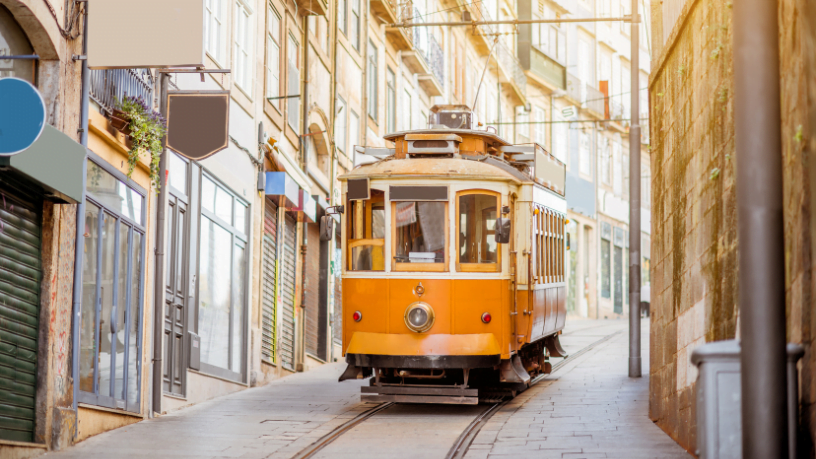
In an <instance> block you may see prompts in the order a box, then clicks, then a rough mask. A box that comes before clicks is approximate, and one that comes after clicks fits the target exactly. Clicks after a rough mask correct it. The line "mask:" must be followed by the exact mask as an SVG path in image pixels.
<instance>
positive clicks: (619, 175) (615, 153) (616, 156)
mask: <svg viewBox="0 0 816 459" xmlns="http://www.w3.org/2000/svg"><path fill="white" fill-rule="evenodd" d="M621 162H622V159H621V144H620V141H618V140H615V141H614V142H613V143H612V169H613V173H612V190H613V191H614V192H615V196H620V195H621V194H623V165H622V164H621Z"/></svg>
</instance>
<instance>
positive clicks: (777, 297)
mask: <svg viewBox="0 0 816 459" xmlns="http://www.w3.org/2000/svg"><path fill="white" fill-rule="evenodd" d="M777 18H778V2H777V0H741V1H738V2H734V16H733V20H734V129H735V130H734V139H735V141H736V152H737V158H738V159H737V162H736V168H737V175H736V178H737V236H738V252H739V255H738V256H739V261H738V263H739V314H740V316H739V327H740V338H741V343H740V344H741V350H740V354H741V355H740V361H741V367H742V368H741V369H742V374H741V379H742V381H741V387H742V396H741V397H740V398H741V400H742V413H741V415H742V454H743V457H744V458H748V459H753V458H766V457H780V458H781V457H788V422H787V411H788V410H787V405H786V403H785V399H786V393H787V389H786V378H787V377H786V374H787V373H786V371H785V366H786V353H785V258H784V257H785V247H784V236H785V235H784V230H783V220H784V219H783V217H784V216H783V200H782V197H783V192H782V133H781V127H780V120H781V108H780V103H779V100H780V96H779V94H780V88H779V38H778V34H779V25H778V22H777Z"/></svg>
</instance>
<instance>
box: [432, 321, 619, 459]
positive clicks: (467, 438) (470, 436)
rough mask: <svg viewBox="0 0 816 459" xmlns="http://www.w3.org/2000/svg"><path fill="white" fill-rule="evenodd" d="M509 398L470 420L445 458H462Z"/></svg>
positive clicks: (556, 367) (586, 349) (559, 365)
mask: <svg viewBox="0 0 816 459" xmlns="http://www.w3.org/2000/svg"><path fill="white" fill-rule="evenodd" d="M590 328H595V327H590ZM576 331H577V330H576ZM621 333H622V331H621V330H618V331H616V332H615V333H611V334H609V335H606V336H604V337H603V338H601V339H599V340H597V341H595V342H593V343H591V344H589V345H588V346H586V347H584V348H583V349H581V350H580V351H578V352H576V353H574V354H572V355H570V356H569V357H565V358H564V360H562V361H560V362H558V363H557V364H556V365H553V367H552V370H551V371H550V372H549V373H545V374H541V375H539V376H537V377H535V378H534V379H533V380H532V381H530V387H532V386H533V385H534V384H536V383H537V382H539V381H541V380H542V379H544V378H546V377H547V376H549V375H551V374H553V373H555V372H556V371H558V370H559V369H561V368H563V367H564V365H566V364H567V363H570V362H572V361H573V360H575V359H576V358H578V357H580V356H581V355H583V354H585V353H587V352H589V351H591V350H592V349H593V348H595V347H596V346H598V345H599V344H602V343H604V342H606V341H609V340H610V339H612V338H613V337H614V336H616V335H619V334H621ZM510 400H512V399H508V400H505V401H503V402H499V403H496V404H494V405H492V406H491V407H490V408H488V409H486V410H485V411H484V412H482V414H480V415H479V416H478V417H477V418H476V419H474V420H473V422H471V423H470V425H469V426H467V428H466V429H465V430H464V431H463V432H462V434H461V435H460V436H459V438H457V439H456V442H455V443H454V444H453V447H451V449H450V451H448V454H447V456H445V459H462V458H464V457H465V455H466V454H467V452H468V449H469V448H470V445H471V444H473V440H474V439H476V436H477V435H479V432H480V431H481V430H482V427H484V426H485V425H486V424H487V422H488V421H489V420H490V418H492V417H493V415H494V414H496V413H497V412H498V411H499V409H500V408H501V407H503V406H504V405H505V404H507V403H508V402H509V401H510Z"/></svg>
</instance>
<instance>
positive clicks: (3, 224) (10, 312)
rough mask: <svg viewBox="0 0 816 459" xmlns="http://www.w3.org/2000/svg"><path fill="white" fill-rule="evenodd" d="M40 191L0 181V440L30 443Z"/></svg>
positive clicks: (39, 276)
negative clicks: (35, 197) (31, 197)
mask: <svg viewBox="0 0 816 459" xmlns="http://www.w3.org/2000/svg"><path fill="white" fill-rule="evenodd" d="M40 195H41V192H39V191H37V190H30V189H27V188H24V187H23V186H22V185H20V184H19V183H16V182H13V181H12V180H11V179H9V178H8V176H6V177H3V178H2V179H0V197H2V199H0V439H3V440H15V441H25V442H31V441H34V395H35V392H36V385H37V335H38V322H39V314H40V281H41V279H42V261H41V255H40V249H41V224H40V221H41V209H42V202H41V201H38V200H34V201H31V200H26V199H22V198H21V197H22V196H40Z"/></svg>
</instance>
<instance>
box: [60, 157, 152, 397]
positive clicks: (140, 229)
mask: <svg viewBox="0 0 816 459" xmlns="http://www.w3.org/2000/svg"><path fill="white" fill-rule="evenodd" d="M87 161H90V162H93V163H94V165H96V166H97V167H99V168H100V169H102V170H103V171H105V172H107V173H108V174H110V175H111V176H113V177H114V178H115V179H116V180H118V181H119V182H121V183H122V184H123V185H124V186H126V187H128V188H130V189H131V190H133V191H135V192H136V194H138V195H139V196H141V197H142V199H143V201H142V206H141V207H142V208H141V220H142V221H143V222H144V221H146V219H147V205H148V196H147V190H145V189H144V188H142V187H141V186H139V185H138V184H136V183H135V182H133V181H132V180H130V179H129V178H127V177H126V176H125V175H124V174H122V173H121V172H120V171H119V170H117V169H116V168H114V167H113V166H111V165H110V164H108V163H107V162H106V161H105V160H103V159H102V158H101V157H99V156H98V155H96V154H95V153H93V152H92V151H90V150H89V151H88V158H87ZM85 200H86V202H90V203H91V204H93V205H94V206H96V207H97V208H99V215H100V216H101V215H103V214H107V215H109V216H111V217H113V218H114V219H115V220H116V224H115V225H116V230H115V235H114V237H115V239H116V240H118V239H119V234H120V230H119V226H120V225H121V224H123V223H124V224H125V226H127V227H129V230H128V248H129V249H131V250H132V247H131V244H132V243H133V242H134V236H135V234H136V233H139V234H141V247H140V248H139V252H140V257H141V266H140V267H139V284H138V285H131V283H130V282H128V283H127V288H128V289H129V290H130V292H128V293H130V294H129V295H127V298H128V301H132V300H133V294H132V289H133V288H138V289H139V292H138V300H137V301H138V303H139V304H138V305H137V307H136V313H137V315H138V317H136V318H135V319H136V320H138V321H139V326H138V327H137V328H138V329H137V332H136V335H137V336H136V353H137V356H136V357H135V359H136V361H135V363H136V385H137V387H136V401H135V402H134V403H132V404H130V403H128V400H127V392H128V386H127V379H128V376H129V374H128V370H129V366H128V363H129V358H130V349H129V346H128V345H127V344H126V345H125V353H124V359H125V365H123V367H122V368H123V370H122V371H123V373H122V380H123V385H122V394H123V395H124V398H123V400H120V399H117V398H115V396H110V395H108V396H105V395H100V393H99V387H98V380H99V376H98V375H99V348H100V346H99V341H100V340H101V333H100V332H101V323H100V316H101V307H102V305H101V301H100V298H99V296H100V295H101V293H100V280H101V275H102V270H101V266H99V259H101V257H102V255H101V250H100V249H101V245H99V246H97V251H98V254H97V255H96V257H97V267H96V268H97V273H96V279H95V280H94V282H95V284H96V287H95V294H94V298H95V300H94V305H93V307H94V314H95V322H96V323H95V325H94V336H93V339H94V347H95V348H96V352H95V353H94V358H93V368H94V369H93V387H94V391H93V392H87V391H84V390H82V389H81V388H80V387H79V384H80V381H76V382H75V384H77V385H78V386H77V389H78V392H79V401H80V402H82V403H88V404H90V405H95V406H102V407H107V408H113V409H117V410H123V411H127V412H131V413H141V403H142V392H141V380H142V377H143V376H144V375H143V370H144V368H143V366H142V360H143V357H144V341H143V339H142V337H143V334H144V325H145V324H144V303H145V282H146V280H145V277H146V276H145V274H146V270H147V265H148V263H147V226H146V225H143V224H140V223H138V222H136V221H134V220H131V219H130V218H128V217H127V216H125V215H124V214H122V213H120V212H118V211H116V210H114V209H112V208H110V207H109V206H107V205H105V204H104V201H103V200H102V199H99V198H97V197H96V196H94V194H93V193H92V192H90V191H88V190H87V187H86V190H85ZM82 218H83V219H85V215H83V216H82ZM101 229H102V219H101V218H100V219H99V223H98V225H97V228H96V230H97V231H101ZM100 243H101V242H100ZM114 246H116V249H117V250H116V252H114V266H116V269H118V266H119V260H118V259H119V256H120V255H121V253H120V252H119V250H118V249H119V247H118V246H117V245H116V244H114ZM83 247H84V245H83ZM125 256H126V257H127V261H126V263H127V265H126V266H127V269H128V271H129V274H130V276H128V278H127V280H128V281H130V280H131V279H132V275H133V268H134V266H133V264H134V262H135V260H134V259H133V252H132V251H129V252H128V253H127V254H126V255H125ZM83 269H84V267H83ZM86 282H87V280H86ZM114 295H115V294H114ZM117 306H118V305H117ZM126 307H127V309H126V311H125V339H126V342H128V343H129V342H130V328H131V327H130V325H131V324H132V321H133V320H134V317H132V315H131V312H133V311H132V307H133V306H132V304H128V305H127V306H126ZM117 312H118V311H117ZM81 320H82V319H81V317H80V321H81ZM80 333H81V324H80ZM79 339H80V343H81V340H82V338H81V336H80V338H79ZM80 345H81V344H80ZM114 356H115V352H114V351H112V352H111V358H113V357H114ZM81 360H82V356H81V354H80V356H79V358H77V359H76V360H75V361H74V362H73V363H72V365H74V366H76V367H77V368H80V365H81ZM108 371H109V372H110V375H111V383H113V384H115V377H116V367H115V366H111V367H110V368H109V369H108ZM122 401H123V402H124V405H122V404H121V402H122Z"/></svg>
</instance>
